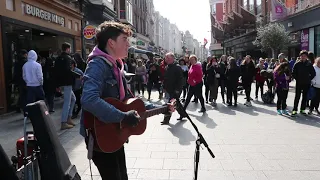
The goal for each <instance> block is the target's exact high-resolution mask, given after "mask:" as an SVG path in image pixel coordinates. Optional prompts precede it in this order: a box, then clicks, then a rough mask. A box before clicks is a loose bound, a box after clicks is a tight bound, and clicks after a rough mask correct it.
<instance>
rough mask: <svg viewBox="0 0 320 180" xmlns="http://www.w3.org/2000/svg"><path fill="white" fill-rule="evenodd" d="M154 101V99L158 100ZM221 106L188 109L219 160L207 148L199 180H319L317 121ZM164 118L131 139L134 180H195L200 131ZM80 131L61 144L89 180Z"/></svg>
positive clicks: (260, 107) (259, 108) (262, 108)
mask: <svg viewBox="0 0 320 180" xmlns="http://www.w3.org/2000/svg"><path fill="white" fill-rule="evenodd" d="M293 92H294V90H293V89H291V90H290V93H289V98H288V105H289V107H288V108H289V109H292V105H293V98H294V93H293ZM153 95H154V99H156V98H157V96H158V94H157V93H153ZM219 96H220V95H219ZM252 97H254V96H252ZM220 102H221V100H218V107H217V108H212V107H211V106H209V105H207V110H208V111H207V113H205V114H203V115H202V114H200V113H198V112H197V111H198V110H199V109H200V104H198V105H196V104H194V103H191V104H190V105H189V108H188V112H189V113H190V116H191V118H192V119H193V121H194V122H195V123H196V125H197V126H198V128H199V130H200V132H201V133H202V134H203V136H204V137H205V139H206V140H207V142H208V144H209V146H210V148H211V149H212V151H213V153H214V154H215V156H216V158H214V159H212V158H211V157H210V155H209V153H208V152H207V150H206V149H205V148H204V147H202V148H201V149H200V150H201V154H200V166H199V178H198V179H199V180H211V179H212V180H217V179H219V180H239V179H243V180H251V179H257V180H267V179H268V180H297V179H299V180H319V179H320V141H319V139H320V129H319V127H320V124H319V122H320V120H319V119H318V117H316V116H312V117H311V116H302V115H298V117H296V118H288V117H284V116H279V115H277V114H276V111H275V109H276V108H275V107H274V106H275V105H264V104H263V103H262V102H261V99H259V101H254V103H253V107H245V106H244V105H242V104H243V103H244V102H245V100H244V96H239V105H238V107H237V108H234V107H231V108H229V107H226V106H225V105H223V104H221V103H220ZM162 118H163V116H162V115H158V116H155V117H153V118H149V119H148V126H147V130H146V132H145V133H144V134H143V135H141V136H133V137H131V138H130V142H129V144H126V145H125V149H126V159H127V168H128V174H129V179H130V180H152V179H170V180H178V179H183V180H188V179H190V180H191V179H193V167H194V165H193V160H194V159H193V154H194V149H195V140H196V139H197V135H196V132H195V130H194V129H193V128H192V126H191V124H190V123H189V122H188V121H177V120H176V119H177V118H178V114H177V113H174V114H173V116H172V120H171V121H170V125H169V126H161V125H160V121H162ZM54 120H55V121H57V122H59V116H56V115H55V119H54ZM77 122H78V121H77ZM9 124H10V122H9ZM3 128H5V127H4V125H1V134H2V136H1V141H2V140H3V138H7V137H6V136H5V133H4V134H3ZM21 131H22V128H21ZM78 131H79V125H77V126H76V127H75V128H73V129H71V130H68V131H63V132H59V134H60V140H61V142H62V144H63V146H64V148H65V149H66V151H67V152H68V154H69V157H70V159H71V161H72V163H74V164H75V165H76V166H77V169H78V171H79V173H80V174H81V176H82V179H83V180H89V179H91V177H90V169H89V162H88V160H87V159H86V156H87V155H86V148H85V144H84V141H83V138H82V137H81V136H80V135H79V133H78ZM8 138H9V137H8ZM10 138H12V137H10ZM15 138H18V137H14V139H15ZM7 145H8V144H7ZM11 146H12V147H14V144H11ZM6 149H10V148H6ZM92 168H93V176H94V177H93V179H95V180H98V179H101V178H100V177H99V173H98V171H97V169H96V168H95V166H94V165H93V166H92Z"/></svg>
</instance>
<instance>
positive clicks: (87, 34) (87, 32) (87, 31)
mask: <svg viewBox="0 0 320 180" xmlns="http://www.w3.org/2000/svg"><path fill="white" fill-rule="evenodd" d="M95 36H96V27H95V26H92V25H88V26H86V27H85V28H84V29H83V37H84V38H85V39H93V38H94V37H95Z"/></svg>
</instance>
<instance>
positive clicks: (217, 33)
mask: <svg viewBox="0 0 320 180" xmlns="http://www.w3.org/2000/svg"><path fill="white" fill-rule="evenodd" d="M211 32H212V36H213V37H214V39H216V40H223V30H222V29H220V28H218V27H217V26H211Z"/></svg>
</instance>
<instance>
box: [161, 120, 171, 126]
mask: <svg viewBox="0 0 320 180" xmlns="http://www.w3.org/2000/svg"><path fill="white" fill-rule="evenodd" d="M168 124H169V121H162V122H161V125H168Z"/></svg>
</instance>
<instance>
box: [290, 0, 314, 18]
mask: <svg viewBox="0 0 320 180" xmlns="http://www.w3.org/2000/svg"><path fill="white" fill-rule="evenodd" d="M319 4H320V0H303V1H301V0H299V1H298V3H297V4H296V5H295V6H293V7H289V8H288V15H292V14H295V13H299V12H301V11H304V10H306V9H308V8H311V7H314V6H317V5H319Z"/></svg>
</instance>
